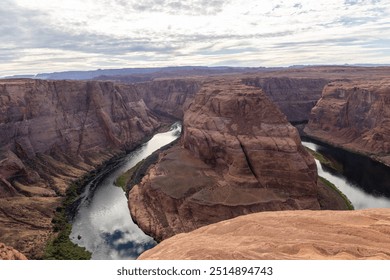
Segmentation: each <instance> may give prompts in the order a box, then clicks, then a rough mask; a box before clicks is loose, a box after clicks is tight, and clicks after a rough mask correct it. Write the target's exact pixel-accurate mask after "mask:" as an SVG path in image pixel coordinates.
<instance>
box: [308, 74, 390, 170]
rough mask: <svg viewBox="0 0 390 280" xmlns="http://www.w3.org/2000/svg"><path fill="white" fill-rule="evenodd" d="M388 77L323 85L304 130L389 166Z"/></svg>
mask: <svg viewBox="0 0 390 280" xmlns="http://www.w3.org/2000/svg"><path fill="white" fill-rule="evenodd" d="M389 105H390V80H388V79H387V80H386V79H382V80H372V81H363V82H361V81H360V82H359V81H340V82H333V83H330V84H329V85H328V86H326V87H325V88H324V91H323V94H322V98H321V99H320V101H319V102H318V103H317V105H316V106H315V107H314V108H313V110H312V112H311V116H310V121H309V123H308V125H307V126H306V128H305V133H306V134H308V135H309V136H311V137H313V138H317V139H319V140H322V141H325V142H328V143H330V144H332V145H335V146H339V147H341V148H344V149H349V150H352V151H355V152H358V153H362V154H365V155H368V156H370V157H371V158H373V159H376V160H378V161H381V162H383V163H385V164H386V165H388V166H390V106H389Z"/></svg>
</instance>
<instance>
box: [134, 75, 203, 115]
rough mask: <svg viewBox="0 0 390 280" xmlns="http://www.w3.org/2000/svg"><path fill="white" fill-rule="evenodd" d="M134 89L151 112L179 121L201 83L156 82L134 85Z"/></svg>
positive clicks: (190, 81)
mask: <svg viewBox="0 0 390 280" xmlns="http://www.w3.org/2000/svg"><path fill="white" fill-rule="evenodd" d="M134 87H135V88H136V90H137V92H138V93H139V94H140V96H142V99H143V100H144V102H145V103H146V105H147V106H148V108H150V109H151V110H152V111H153V112H155V113H156V114H159V115H163V116H165V115H168V116H169V117H174V118H177V119H180V120H181V119H183V115H184V112H185V111H186V110H187V109H188V107H189V105H190V103H191V102H192V100H193V99H194V96H195V94H196V93H197V92H198V91H199V89H200V87H201V81H200V80H196V79H171V80H157V81H153V82H148V83H139V84H134Z"/></svg>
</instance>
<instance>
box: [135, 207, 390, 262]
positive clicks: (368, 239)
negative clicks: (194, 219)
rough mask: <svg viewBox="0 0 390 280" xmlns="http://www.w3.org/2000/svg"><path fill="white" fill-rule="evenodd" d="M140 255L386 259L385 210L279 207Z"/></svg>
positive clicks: (389, 250)
mask: <svg viewBox="0 0 390 280" xmlns="http://www.w3.org/2000/svg"><path fill="white" fill-rule="evenodd" d="M139 259H149V260H167V259H171V260H172V259H174V260H183V259H192V260H194V259H195V260H202V259H203V260H204V259H214V260H215V259H217V260H225V259H236V260H243V259H252V260H259V259H282V260H285V259H294V260H296V259H303V260H307V259H363V260H366V259H387V260H388V259H390V210H388V209H369V210H358V211H337V212H334V211H283V212H263V213H256V214H250V215H245V216H241V217H237V218H235V219H231V220H227V221H222V222H219V223H216V224H212V225H209V226H205V227H202V228H200V229H197V230H195V231H193V232H190V233H183V234H178V235H176V236H174V237H171V238H169V239H167V240H164V241H163V242H161V243H160V244H158V245H157V246H156V247H154V248H153V249H150V250H148V251H146V252H144V253H143V254H142V255H141V256H140V257H139Z"/></svg>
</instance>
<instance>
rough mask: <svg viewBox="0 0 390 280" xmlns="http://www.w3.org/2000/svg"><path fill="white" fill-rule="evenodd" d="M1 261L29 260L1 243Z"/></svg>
mask: <svg viewBox="0 0 390 280" xmlns="http://www.w3.org/2000/svg"><path fill="white" fill-rule="evenodd" d="M0 260H27V258H26V256H25V255H23V254H22V253H20V252H18V251H16V250H15V249H14V248H11V247H8V246H5V245H4V244H3V243H0Z"/></svg>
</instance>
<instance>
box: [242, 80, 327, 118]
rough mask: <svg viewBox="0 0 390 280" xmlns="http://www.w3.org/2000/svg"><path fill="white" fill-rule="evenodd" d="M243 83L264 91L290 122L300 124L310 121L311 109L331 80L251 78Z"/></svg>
mask: <svg viewBox="0 0 390 280" xmlns="http://www.w3.org/2000/svg"><path fill="white" fill-rule="evenodd" d="M319 77H320V76H319ZM242 81H243V83H244V84H246V85H250V86H255V87H258V88H260V89H262V90H263V92H264V93H265V94H266V95H267V96H268V97H269V99H270V100H271V101H273V102H274V103H275V104H276V105H277V106H278V107H279V109H280V110H281V111H282V112H283V113H284V114H285V115H286V116H287V119H288V120H289V121H290V122H293V123H294V122H296V123H299V122H305V121H308V120H309V115H310V111H311V109H312V108H313V107H314V105H315V104H316V103H317V101H318V100H319V99H320V98H321V93H322V89H323V88H324V86H325V85H326V84H327V83H328V82H329V81H330V80H328V79H321V78H290V77H251V78H244V79H242Z"/></svg>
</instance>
